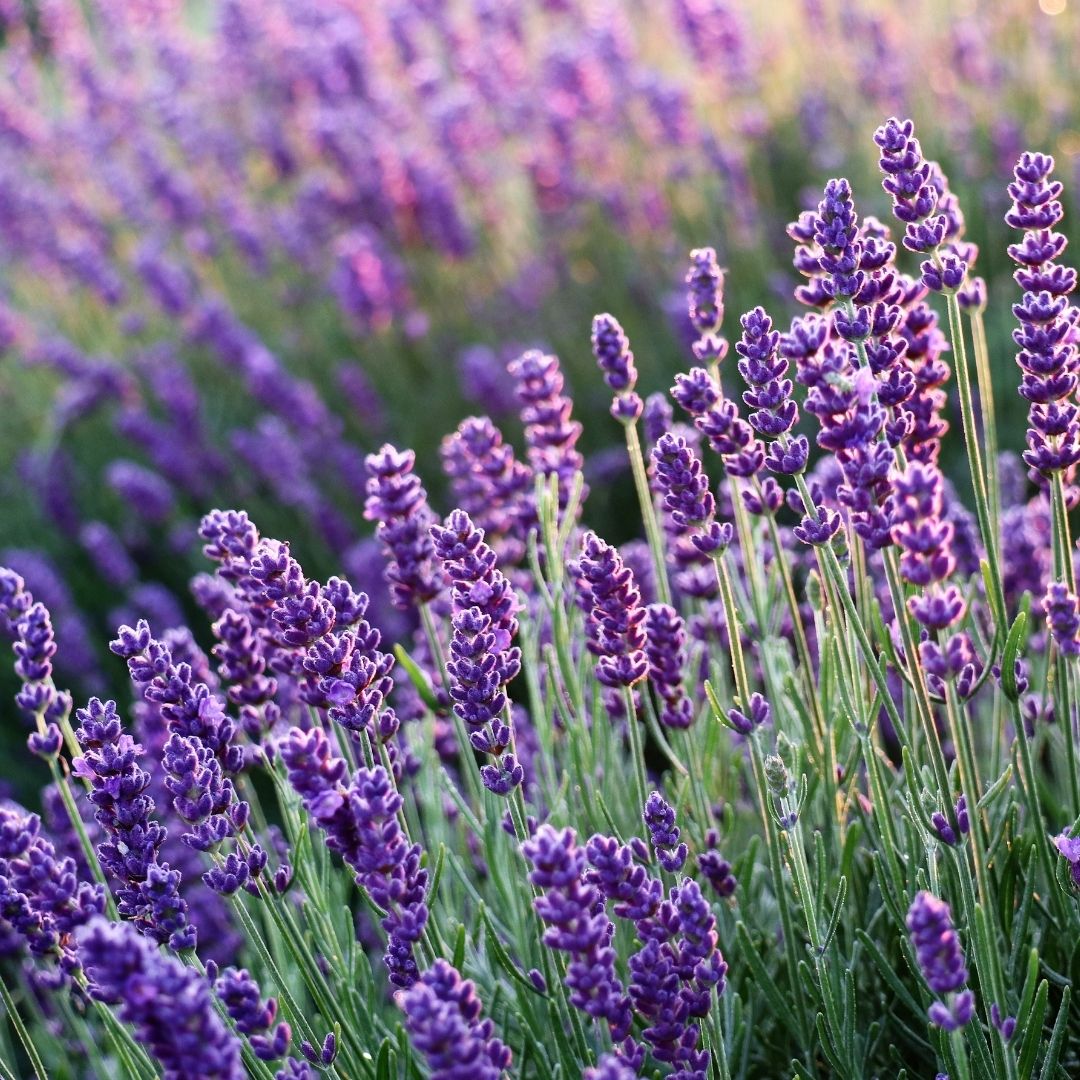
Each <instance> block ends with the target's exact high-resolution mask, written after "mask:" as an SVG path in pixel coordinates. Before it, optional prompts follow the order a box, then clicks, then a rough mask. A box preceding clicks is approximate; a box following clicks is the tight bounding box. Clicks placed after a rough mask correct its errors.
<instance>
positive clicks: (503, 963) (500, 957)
mask: <svg viewBox="0 0 1080 1080" xmlns="http://www.w3.org/2000/svg"><path fill="white" fill-rule="evenodd" d="M480 919H481V921H482V922H483V924H484V929H485V931H486V934H485V937H484V940H485V941H486V943H487V947H488V949H490V950H491V955H492V957H494V959H495V962H496V963H497V964H498V965H499V967H501V968H502V969H503V971H505V972H506V974H507V975H509V976H510V978H511V979H513V980H514V982H516V983H517V984H518V985H519V986H524V987H525V988H526V989H528V990H531V991H532V992H533V993H534V994H536V995H537V996H538V997H546V996H547V994H546V993H544V992H543V991H542V990H538V989H537V988H536V987H535V986H533V983H532V979H530V978H529V977H528V975H526V974H525V972H523V971H522V970H521V968H519V967H518V966H517V964H515V963H514V961H513V959H512V957H511V956H510V954H509V953H508V952H507V951H506V948H505V946H504V945H503V943H502V942H501V941H500V940H499V935H498V934H496V933H495V927H493V926H492V925H491V920H490V919H489V918H488V913H487V908H485V907H483V906H481V908H480Z"/></svg>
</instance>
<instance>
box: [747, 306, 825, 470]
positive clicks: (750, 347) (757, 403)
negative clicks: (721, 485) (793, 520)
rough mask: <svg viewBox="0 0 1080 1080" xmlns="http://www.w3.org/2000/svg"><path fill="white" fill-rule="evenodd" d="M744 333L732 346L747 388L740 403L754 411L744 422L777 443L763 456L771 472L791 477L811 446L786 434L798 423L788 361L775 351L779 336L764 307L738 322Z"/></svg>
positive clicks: (801, 463)
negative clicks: (787, 375)
mask: <svg viewBox="0 0 1080 1080" xmlns="http://www.w3.org/2000/svg"><path fill="white" fill-rule="evenodd" d="M740 322H741V325H742V328H743V333H742V337H741V338H740V339H739V341H737V342H736V343H735V351H736V352H737V353H738V354H739V357H740V359H739V374H740V375H742V377H743V378H744V379H745V380H746V382H747V384H748V385H749V387H750V389H749V390H747V391H746V392H745V393H744V394H743V401H744V402H745V403H746V404H747V405H748V406H749V407H750V408H751V409H752V410H753V411H752V412H751V413H750V415H749V416H748V417H747V419H748V420H749V422H750V426H751V427H752V428H753V429H754V430H755V431H756V432H757V433H758V434H759V435H761V436H762V437H763V438H765V439H767V440H769V441H773V440H776V443H775V444H774V445H773V446H771V447H770V449H769V452H768V453H767V454H766V455H765V459H764V461H765V466H766V468H768V469H769V470H770V471H771V472H775V473H780V474H785V475H793V474H795V473H801V472H802V471H803V470H804V469H805V468H806V461H807V458H808V457H809V454H810V446H809V443H808V442H807V441H806V438H805V436H802V435H800V436H797V437H796V438H795V439H789V438H788V437H787V436H788V433H789V432H790V431H791V429H792V428H793V427H794V426H795V424H796V423H798V420H799V408H798V406H797V405H796V404H795V402H794V401H793V400H792V397H791V392H792V389H793V386H792V382H791V380H790V379H788V378H785V376H786V374H787V369H788V359H787V357H786V356H785V355H784V354H783V353H782V352H778V346H779V344H780V335H779V334H778V333H777V332H776V331H775V330H773V328H772V320H771V319H770V318H769V316H768V315H766V314H765V310H764V308H760V307H758V308H754V310H753V311H750V312H747V314H745V315H744V316H743V317H742V319H741V320H740Z"/></svg>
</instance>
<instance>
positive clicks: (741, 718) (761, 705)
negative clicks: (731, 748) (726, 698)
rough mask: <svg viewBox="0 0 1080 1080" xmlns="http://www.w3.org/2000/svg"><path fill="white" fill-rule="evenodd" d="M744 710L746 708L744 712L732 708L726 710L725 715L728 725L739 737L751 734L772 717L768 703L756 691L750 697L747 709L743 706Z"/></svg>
mask: <svg viewBox="0 0 1080 1080" xmlns="http://www.w3.org/2000/svg"><path fill="white" fill-rule="evenodd" d="M744 708H746V712H743V711H742V710H741V709H736V708H732V709H729V710H728V714H727V718H728V723H729V724H731V726H732V727H733V728H734V729H735V730H736V731H737V732H738V733H739V734H740V735H751V734H753V732H754V731H756V730H757V729H758V728H759V727H761V726H762V725H764V724H767V723H768V722H769V719H770V717H771V716H772V709H771V708H770V707H769V703H768V702H767V701H766V700H765V698H763V697H762V696H761V694H759V693H758V692H757V691H754V693H752V694H751V695H750V701H749V707H747V706H744Z"/></svg>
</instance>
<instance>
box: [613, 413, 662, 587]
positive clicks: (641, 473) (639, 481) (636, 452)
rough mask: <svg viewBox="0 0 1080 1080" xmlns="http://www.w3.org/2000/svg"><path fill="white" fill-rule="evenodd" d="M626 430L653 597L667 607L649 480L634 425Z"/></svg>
mask: <svg viewBox="0 0 1080 1080" xmlns="http://www.w3.org/2000/svg"><path fill="white" fill-rule="evenodd" d="M623 426H624V427H625V428H626V450H627V453H628V454H629V455H630V468H631V470H632V472H633V474H634V487H635V488H637V496H638V502H639V503H640V504H641V520H642V522H643V523H644V525H645V536H646V538H647V539H648V541H649V550H650V551H651V552H652V557H653V568H654V570H655V571H656V595H657V596H658V597H659V598H660V602H661V603H664V604H668V605H670V604H671V588H670V586H669V585H668V577H667V562H666V559H665V558H664V538H663V535H662V534H661V532H660V525H659V522H658V521H657V520H656V507H655V506H654V505H653V500H652V493H651V492H650V490H649V476H648V473H647V472H646V469H645V458H644V455H643V454H642V451H641V438H640V437H639V435H638V429H637V421H636V420H633V421H631V422H630V423H628V424H624V425H623Z"/></svg>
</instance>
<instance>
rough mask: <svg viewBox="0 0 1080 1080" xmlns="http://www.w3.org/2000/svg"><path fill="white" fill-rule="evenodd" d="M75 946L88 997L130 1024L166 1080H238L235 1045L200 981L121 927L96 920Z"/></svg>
mask: <svg viewBox="0 0 1080 1080" xmlns="http://www.w3.org/2000/svg"><path fill="white" fill-rule="evenodd" d="M78 941H79V959H80V960H81V961H82V965H83V968H84V969H85V971H86V974H87V978H88V979H89V983H90V994H91V996H92V997H94V998H96V999H97V1000H98V1001H102V1002H104V1003H105V1004H107V1005H113V1006H115V1007H116V1011H117V1015H118V1016H119V1018H120V1019H121V1020H122V1021H123V1022H124V1023H126V1024H131V1026H132V1027H133V1028H134V1029H135V1034H136V1037H137V1039H138V1041H139V1042H140V1043H141V1044H142V1045H143V1046H145V1047H146V1048H147V1050H148V1051H149V1052H150V1053H151V1054H152V1055H153V1056H154V1057H155V1058H156V1059H157V1061H158V1063H159V1064H160V1065H161V1068H162V1077H163V1080H193V1078H194V1077H197V1076H198V1077H203V1076H205V1077H210V1076H213V1077H218V1078H220V1080H243V1077H244V1076H245V1075H246V1072H245V1070H244V1067H243V1064H242V1062H241V1058H240V1042H239V1040H238V1039H237V1038H236V1036H235V1035H233V1034H232V1033H231V1032H229V1031H228V1030H227V1028H226V1027H225V1025H224V1023H223V1022H222V1021H221V1018H220V1017H219V1016H218V1014H217V1012H216V1011H215V1009H214V1005H213V1000H212V996H211V993H210V983H209V982H208V981H207V980H206V979H205V978H203V976H201V975H200V974H199V973H198V972H196V971H194V970H193V969H191V968H188V967H185V966H184V965H183V964H181V963H180V961H179V960H175V959H173V958H172V957H169V956H166V955H164V954H163V953H162V952H160V951H159V950H158V948H157V946H156V945H154V944H153V943H152V942H150V941H148V940H147V939H146V938H145V937H143V936H142V935H141V934H139V933H138V932H137V931H136V930H135V928H134V927H132V926H127V925H125V924H124V923H110V922H109V921H108V920H107V919H104V918H96V919H94V920H93V921H92V922H91V923H89V924H88V925H87V926H86V928H85V929H84V930H83V931H82V932H81V933H80V934H79V937H78Z"/></svg>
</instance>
